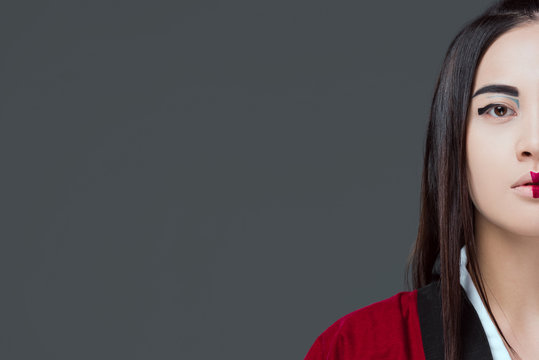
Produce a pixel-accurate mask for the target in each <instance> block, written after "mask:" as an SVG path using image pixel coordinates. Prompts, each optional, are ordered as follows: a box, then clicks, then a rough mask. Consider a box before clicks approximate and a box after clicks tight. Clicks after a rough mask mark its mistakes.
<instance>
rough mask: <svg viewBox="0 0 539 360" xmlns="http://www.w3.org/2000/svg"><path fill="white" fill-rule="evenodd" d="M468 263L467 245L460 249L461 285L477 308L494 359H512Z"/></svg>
mask: <svg viewBox="0 0 539 360" xmlns="http://www.w3.org/2000/svg"><path fill="white" fill-rule="evenodd" d="M467 264H468V259H467V257H466V245H465V246H463V247H462V248H461V249H460V285H461V286H462V287H463V288H464V291H465V292H466V295H467V296H468V299H469V300H470V302H471V303H472V305H473V307H474V308H475V312H476V313H477V315H478V316H479V320H481V325H483V330H485V334H486V335H487V340H488V344H489V346H490V352H491V353H492V358H493V360H511V357H510V356H509V352H508V351H507V348H506V347H505V345H504V344H503V340H502V337H501V336H500V334H499V333H498V330H497V329H496V326H495V325H494V323H493V322H492V319H491V318H490V316H489V314H488V311H487V309H486V308H485V305H484V304H483V301H481V297H480V296H479V292H478V291H477V289H476V287H475V285H474V283H473V281H472V278H471V276H470V273H469V272H468V269H466V265H467Z"/></svg>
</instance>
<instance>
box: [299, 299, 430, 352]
mask: <svg viewBox="0 0 539 360" xmlns="http://www.w3.org/2000/svg"><path fill="white" fill-rule="evenodd" d="M422 356H423V347H422V343H421V331H420V326H419V319H418V314H417V290H413V291H403V292H400V293H397V294H395V295H393V296H391V297H390V298H387V299H384V300H381V301H378V302H376V303H373V304H371V305H368V306H365V307H363V308H361V309H358V310H356V311H353V312H351V313H349V314H347V315H345V316H343V317H342V318H340V319H338V320H337V321H335V322H334V323H333V324H332V325H331V326H330V327H328V328H327V329H326V330H325V331H324V332H323V333H322V334H320V336H318V338H317V339H316V341H315V342H314V344H313V345H312V347H311V349H310V350H309V352H308V353H307V356H306V357H305V360H321V359H324V360H351V359H360V358H361V359H379V358H406V359H422V358H423V357H422Z"/></svg>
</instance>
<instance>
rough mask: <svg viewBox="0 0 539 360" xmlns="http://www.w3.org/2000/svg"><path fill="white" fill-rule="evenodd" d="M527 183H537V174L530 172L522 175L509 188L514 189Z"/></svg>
mask: <svg viewBox="0 0 539 360" xmlns="http://www.w3.org/2000/svg"><path fill="white" fill-rule="evenodd" d="M528 183H539V172H534V171H530V172H528V173H526V174H524V175H522V176H521V177H520V178H519V179H518V180H517V181H516V182H515V183H514V184H513V185H511V187H512V188H515V187H517V186H521V185H525V184H528Z"/></svg>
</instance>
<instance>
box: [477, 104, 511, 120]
mask: <svg viewBox="0 0 539 360" xmlns="http://www.w3.org/2000/svg"><path fill="white" fill-rule="evenodd" d="M487 111H488V112H487ZM485 112H487V114H489V115H490V116H493V117H505V116H506V115H508V113H509V115H513V114H514V113H515V112H514V111H513V110H511V109H510V108H508V107H507V106H505V105H502V104H489V105H487V106H485V107H482V108H480V109H478V110H477V113H478V114H479V115H483V114H484V113H485Z"/></svg>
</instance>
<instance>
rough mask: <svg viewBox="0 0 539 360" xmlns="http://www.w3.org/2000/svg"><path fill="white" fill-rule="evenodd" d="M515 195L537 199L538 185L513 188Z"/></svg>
mask: <svg viewBox="0 0 539 360" xmlns="http://www.w3.org/2000/svg"><path fill="white" fill-rule="evenodd" d="M513 189H514V190H515V191H516V192H517V194H519V195H522V196H524V197H527V198H533V199H537V198H539V185H520V186H517V187H515V188H513Z"/></svg>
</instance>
